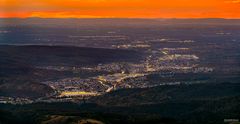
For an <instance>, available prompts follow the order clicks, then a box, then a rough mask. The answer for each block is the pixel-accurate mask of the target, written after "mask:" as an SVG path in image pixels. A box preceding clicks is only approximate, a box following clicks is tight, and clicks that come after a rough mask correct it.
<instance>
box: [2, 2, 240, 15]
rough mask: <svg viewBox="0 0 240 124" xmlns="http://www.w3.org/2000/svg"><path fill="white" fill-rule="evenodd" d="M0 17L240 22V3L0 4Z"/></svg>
mask: <svg viewBox="0 0 240 124" xmlns="http://www.w3.org/2000/svg"><path fill="white" fill-rule="evenodd" d="M0 17H21V18H25V17H43V18H68V17H74V18H75V17H76V18H240V0H0Z"/></svg>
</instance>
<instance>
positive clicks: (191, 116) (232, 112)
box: [0, 83, 240, 124]
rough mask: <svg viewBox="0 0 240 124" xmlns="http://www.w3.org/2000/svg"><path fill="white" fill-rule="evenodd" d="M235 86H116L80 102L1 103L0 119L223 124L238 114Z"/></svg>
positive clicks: (57, 122) (237, 87) (239, 96)
mask: <svg viewBox="0 0 240 124" xmlns="http://www.w3.org/2000/svg"><path fill="white" fill-rule="evenodd" d="M239 91H240V85H239V84H235V83H209V84H193V85H180V86H179V85H177V86H169V87H168V86H160V87H155V88H146V89H126V90H120V91H116V92H113V93H110V94H108V95H106V96H104V97H97V98H95V99H92V100H90V101H91V102H90V101H89V102H87V103H85V104H75V103H35V104H29V105H7V104H1V105H0V110H1V111H0V112H1V117H0V122H1V123H4V124H5V123H6V124H7V123H20V122H21V123H25V124H28V123H29V124H31V123H49V124H63V123H66V124H70V123H77V122H79V121H86V120H87V119H93V120H98V121H99V123H100V122H102V123H106V124H121V123H126V124H148V123H152V124H203V123H204V124H225V123H224V119H228V118H236V119H238V118H239V117H240V113H239V112H240V110H239V107H238V106H239V105H240V92H239ZM126 94H129V95H126ZM119 96H121V97H119ZM146 101H148V102H146ZM127 103H129V104H127Z"/></svg>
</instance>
